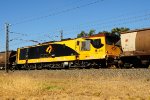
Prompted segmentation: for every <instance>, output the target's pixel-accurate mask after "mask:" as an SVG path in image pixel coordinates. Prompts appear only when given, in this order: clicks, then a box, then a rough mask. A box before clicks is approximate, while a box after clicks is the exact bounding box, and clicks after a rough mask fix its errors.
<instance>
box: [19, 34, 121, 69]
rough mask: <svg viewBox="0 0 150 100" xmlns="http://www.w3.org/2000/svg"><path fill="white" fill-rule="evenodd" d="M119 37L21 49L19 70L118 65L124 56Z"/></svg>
mask: <svg viewBox="0 0 150 100" xmlns="http://www.w3.org/2000/svg"><path fill="white" fill-rule="evenodd" d="M116 40H118V39H117V38H116V36H113V35H109V34H98V35H94V36H90V37H83V38H76V39H66V40H62V41H51V42H47V43H42V44H38V45H34V46H28V47H22V48H18V49H17V67H18V68H19V69H43V68H47V69H51V68H71V67H80V68H100V67H109V66H110V65H117V58H118V57H119V55H120V53H121V49H120V47H118V46H116V45H115V43H116Z"/></svg>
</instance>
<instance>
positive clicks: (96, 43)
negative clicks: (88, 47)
mask: <svg viewBox="0 0 150 100" xmlns="http://www.w3.org/2000/svg"><path fill="white" fill-rule="evenodd" d="M91 44H92V45H93V47H94V48H101V47H102V46H103V44H102V43H101V39H93V40H91Z"/></svg>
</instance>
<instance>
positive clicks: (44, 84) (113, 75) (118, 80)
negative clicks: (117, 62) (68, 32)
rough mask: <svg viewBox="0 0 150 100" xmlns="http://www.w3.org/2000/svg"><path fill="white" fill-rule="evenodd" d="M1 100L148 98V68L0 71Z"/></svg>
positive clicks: (147, 99)
mask: <svg viewBox="0 0 150 100" xmlns="http://www.w3.org/2000/svg"><path fill="white" fill-rule="evenodd" d="M0 100H150V69H89V70H84V69H82V70H36V71H34V70H32V71H15V72H9V73H8V74H7V73H5V72H4V71H0Z"/></svg>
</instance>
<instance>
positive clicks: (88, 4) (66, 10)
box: [11, 0, 104, 26]
mask: <svg viewBox="0 0 150 100" xmlns="http://www.w3.org/2000/svg"><path fill="white" fill-rule="evenodd" d="M100 1H104V0H95V1H92V2H90V3H86V4H83V5H79V6H76V7H72V8H68V9H64V10H61V11H58V12H54V13H51V14H48V15H45V16H39V17H36V18H32V19H29V20H24V21H21V22H17V23H14V24H11V25H12V26H15V25H18V24H23V23H27V22H32V21H35V20H40V19H44V18H47V17H50V16H55V15H59V14H62V13H66V12H70V11H73V10H76V9H80V8H84V7H87V6H90V5H93V4H96V3H99V2H100Z"/></svg>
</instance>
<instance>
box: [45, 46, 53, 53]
mask: <svg viewBox="0 0 150 100" xmlns="http://www.w3.org/2000/svg"><path fill="white" fill-rule="evenodd" d="M52 49H53V48H52V46H51V45H49V47H47V49H46V52H47V53H49V54H50V53H51V51H52Z"/></svg>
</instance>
